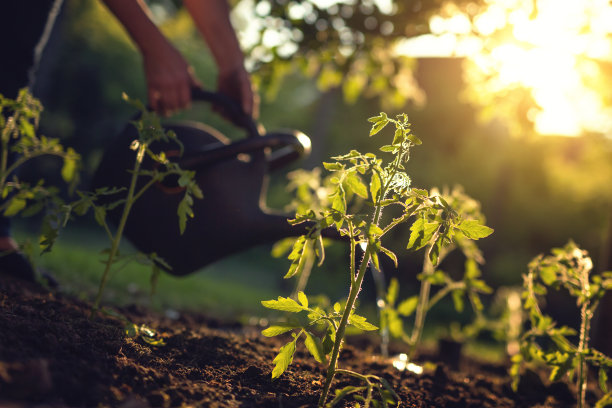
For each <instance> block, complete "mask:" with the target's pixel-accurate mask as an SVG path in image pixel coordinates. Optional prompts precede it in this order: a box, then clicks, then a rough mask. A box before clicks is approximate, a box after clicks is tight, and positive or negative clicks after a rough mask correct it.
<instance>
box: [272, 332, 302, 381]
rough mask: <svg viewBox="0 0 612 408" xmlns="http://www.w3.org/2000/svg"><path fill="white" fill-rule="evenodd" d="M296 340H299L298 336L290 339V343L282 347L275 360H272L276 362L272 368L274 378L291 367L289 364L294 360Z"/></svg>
mask: <svg viewBox="0 0 612 408" xmlns="http://www.w3.org/2000/svg"><path fill="white" fill-rule="evenodd" d="M296 340H297V337H296V338H295V339H293V341H290V342H289V343H287V344H285V345H284V346H283V347H281V349H280V351H279V353H278V355H277V356H276V357H274V360H273V361H272V362H273V363H274V364H275V366H274V369H273V370H272V379H273V380H274V379H276V378H278V377H280V376H281V374H282V373H284V372H285V370H287V367H289V364H291V362H292V361H293V354H295V347H296V345H295V343H296Z"/></svg>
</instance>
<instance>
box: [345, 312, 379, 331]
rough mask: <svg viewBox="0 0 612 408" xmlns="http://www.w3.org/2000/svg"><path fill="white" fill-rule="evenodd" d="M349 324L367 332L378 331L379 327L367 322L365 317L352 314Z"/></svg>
mask: <svg viewBox="0 0 612 408" xmlns="http://www.w3.org/2000/svg"><path fill="white" fill-rule="evenodd" d="M349 324H351V325H353V326H355V327H357V328H358V329H361V330H365V331H374V330H378V327H376V326H374V325H373V324H372V323H369V322H367V321H366V318H365V317H363V316H359V315H356V314H352V315H351V317H349Z"/></svg>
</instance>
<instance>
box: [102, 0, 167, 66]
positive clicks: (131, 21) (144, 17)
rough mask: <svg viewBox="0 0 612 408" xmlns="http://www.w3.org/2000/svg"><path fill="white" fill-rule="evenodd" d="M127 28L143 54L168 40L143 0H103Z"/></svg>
mask: <svg viewBox="0 0 612 408" xmlns="http://www.w3.org/2000/svg"><path fill="white" fill-rule="evenodd" d="M102 1H103V2H104V4H106V6H107V7H108V9H109V10H110V11H111V12H112V13H113V14H114V15H115V17H116V18H117V20H119V22H120V23H121V24H122V25H123V27H124V28H125V29H126V31H127V32H128V34H129V35H130V37H131V38H132V40H133V41H134V43H135V44H136V46H137V47H138V49H139V50H140V52H141V53H142V54H143V55H147V54H150V53H153V52H154V51H155V48H156V44H159V42H160V41H162V42H167V40H166V38H165V37H164V36H163V34H162V33H161V32H160V31H159V29H158V28H157V26H156V25H155V23H153V21H152V19H151V18H150V16H149V9H148V7H147V6H146V4H145V3H144V1H143V0H102Z"/></svg>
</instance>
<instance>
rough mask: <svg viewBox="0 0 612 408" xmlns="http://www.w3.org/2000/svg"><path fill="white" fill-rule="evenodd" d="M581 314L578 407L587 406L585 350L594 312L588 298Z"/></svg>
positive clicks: (581, 309) (583, 304)
mask: <svg viewBox="0 0 612 408" xmlns="http://www.w3.org/2000/svg"><path fill="white" fill-rule="evenodd" d="M580 316H581V319H580V320H581V321H580V341H579V343H578V351H577V352H578V358H579V359H580V365H579V366H578V408H582V407H584V406H585V399H586V390H587V375H588V372H587V366H586V361H585V358H584V351H585V350H586V349H587V348H588V342H589V330H590V325H591V317H592V316H593V312H592V311H591V310H590V309H589V302H588V301H586V300H585V301H584V302H583V303H582V307H581V308H580Z"/></svg>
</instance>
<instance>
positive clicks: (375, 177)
mask: <svg viewBox="0 0 612 408" xmlns="http://www.w3.org/2000/svg"><path fill="white" fill-rule="evenodd" d="M381 186H382V184H381V181H380V175H379V174H378V172H376V171H375V172H373V173H372V178H371V179H370V194H372V202H373V203H376V202H377V201H378V193H379V192H380V189H381Z"/></svg>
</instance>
